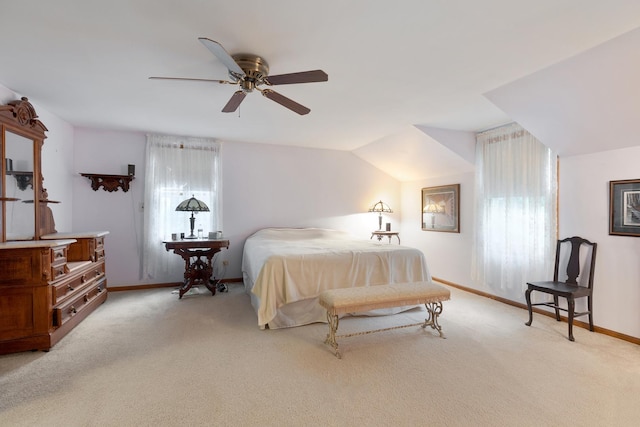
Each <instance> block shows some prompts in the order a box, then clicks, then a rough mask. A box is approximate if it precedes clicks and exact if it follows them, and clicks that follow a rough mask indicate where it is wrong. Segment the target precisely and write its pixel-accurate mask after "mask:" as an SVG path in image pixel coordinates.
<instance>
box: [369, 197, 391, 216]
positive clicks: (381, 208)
mask: <svg viewBox="0 0 640 427" xmlns="http://www.w3.org/2000/svg"><path fill="white" fill-rule="evenodd" d="M369 212H389V213H393V210H391V208H390V207H389V205H387V204H386V203H384V202H383V201H382V200H380V201H379V202H378V203H376V204H375V205H373V206H371V207H370V208H369Z"/></svg>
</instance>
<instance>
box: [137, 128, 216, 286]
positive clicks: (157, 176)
mask: <svg viewBox="0 0 640 427" xmlns="http://www.w3.org/2000/svg"><path fill="white" fill-rule="evenodd" d="M146 159H147V160H146V170H145V198H144V240H143V241H144V243H143V245H144V247H143V255H142V259H143V267H142V271H143V278H145V279H162V280H178V279H179V278H180V277H181V275H182V272H183V271H184V266H183V265H182V264H183V262H182V259H180V258H179V257H176V256H174V255H172V254H170V253H169V252H167V251H166V250H165V248H164V245H163V244H162V241H163V240H168V239H170V238H171V234H172V233H178V235H179V234H180V233H185V235H188V234H189V232H190V224H189V217H190V213H188V212H176V210H175V209H176V206H178V205H179V204H180V202H182V201H183V200H185V199H188V198H190V197H191V196H194V197H195V198H196V199H198V200H201V201H203V202H204V203H206V204H207V206H208V207H209V212H198V213H196V214H195V217H196V227H195V228H196V229H198V228H202V229H203V230H204V232H205V233H208V232H209V231H216V230H221V229H222V218H221V212H222V208H221V200H222V197H221V196H222V191H221V179H222V178H221V167H220V143H218V142H215V141H213V140H210V139H205V138H187V137H177V136H160V135H148V136H147V153H146Z"/></svg>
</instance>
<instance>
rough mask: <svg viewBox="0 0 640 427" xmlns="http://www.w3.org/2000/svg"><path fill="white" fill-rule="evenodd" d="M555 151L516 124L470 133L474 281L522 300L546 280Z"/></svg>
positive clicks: (551, 251) (552, 236) (551, 250)
mask: <svg viewBox="0 0 640 427" xmlns="http://www.w3.org/2000/svg"><path fill="white" fill-rule="evenodd" d="M556 228H557V160H556V155H555V154H554V153H553V152H552V151H551V150H550V149H549V148H547V147H545V146H544V145H543V144H542V143H540V142H539V141H538V140H537V139H535V137H534V136H533V135H531V134H530V133H529V132H527V131H526V130H525V129H523V128H522V127H521V126H520V125H518V124H515V123H514V124H510V125H506V126H502V127H500V128H497V129H492V130H489V131H486V132H482V133H480V134H478V135H477V137H476V229H475V230H476V235H475V251H474V263H473V264H474V266H473V272H474V275H475V279H476V281H478V282H479V283H480V284H483V285H485V286H487V287H489V288H490V289H492V290H493V291H494V292H495V293H496V294H497V295H499V296H502V297H504V298H507V299H510V300H513V301H524V291H525V289H526V282H527V281H531V280H551V277H552V276H551V275H552V273H553V260H554V255H555V242H556V240H557V231H556Z"/></svg>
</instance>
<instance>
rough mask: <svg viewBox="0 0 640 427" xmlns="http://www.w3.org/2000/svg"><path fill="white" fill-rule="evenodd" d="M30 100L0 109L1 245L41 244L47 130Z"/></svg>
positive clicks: (16, 102)
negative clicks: (16, 242)
mask: <svg viewBox="0 0 640 427" xmlns="http://www.w3.org/2000/svg"><path fill="white" fill-rule="evenodd" d="M37 117H38V116H37V115H36V113H35V110H34V108H33V106H32V105H31V103H29V101H28V100H27V98H22V99H20V100H17V101H12V102H9V103H8V104H7V105H2V106H0V131H1V132H0V137H1V144H2V147H1V148H2V164H1V167H2V176H1V177H0V182H1V183H2V193H0V199H1V202H2V228H1V230H0V231H1V240H0V241H2V242H6V241H11V240H38V239H39V238H40V232H41V228H42V225H41V224H40V210H41V209H42V208H43V207H45V206H44V205H46V200H45V203H44V204H43V206H41V204H42V202H43V199H46V193H44V190H43V189H42V175H41V172H40V155H41V149H42V144H43V142H44V139H45V138H46V136H45V133H44V132H45V131H46V130H47V128H46V127H45V126H44V125H43V124H42V122H40V120H38V119H37Z"/></svg>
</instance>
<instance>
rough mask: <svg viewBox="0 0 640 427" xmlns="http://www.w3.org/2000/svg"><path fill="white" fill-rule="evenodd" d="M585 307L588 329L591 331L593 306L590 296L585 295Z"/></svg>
mask: <svg viewBox="0 0 640 427" xmlns="http://www.w3.org/2000/svg"><path fill="white" fill-rule="evenodd" d="M587 309H588V310H589V330H590V331H591V332H593V308H592V307H591V296H588V297H587Z"/></svg>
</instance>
